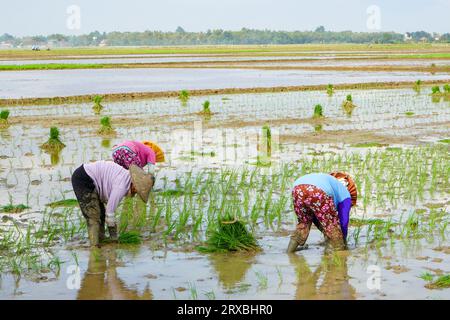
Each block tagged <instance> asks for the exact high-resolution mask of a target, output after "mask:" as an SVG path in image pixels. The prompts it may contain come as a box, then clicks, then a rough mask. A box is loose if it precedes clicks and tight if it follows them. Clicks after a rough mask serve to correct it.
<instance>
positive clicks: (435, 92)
mask: <svg viewBox="0 0 450 320" xmlns="http://www.w3.org/2000/svg"><path fill="white" fill-rule="evenodd" d="M441 93H442V92H441V89H440V88H439V86H433V87H431V94H432V95H436V96H438V95H441Z"/></svg>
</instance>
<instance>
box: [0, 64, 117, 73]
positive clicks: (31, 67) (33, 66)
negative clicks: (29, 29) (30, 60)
mask: <svg viewBox="0 0 450 320" xmlns="http://www.w3.org/2000/svg"><path fill="white" fill-rule="evenodd" d="M108 66H110V65H108V64H78V63H42V64H40V63H35V64H23V65H0V71H19V70H63V69H102V68H105V67H108Z"/></svg>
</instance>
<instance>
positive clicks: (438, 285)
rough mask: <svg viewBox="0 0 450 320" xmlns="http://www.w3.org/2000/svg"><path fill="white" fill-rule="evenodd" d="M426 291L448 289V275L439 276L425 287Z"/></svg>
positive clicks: (449, 286)
mask: <svg viewBox="0 0 450 320" xmlns="http://www.w3.org/2000/svg"><path fill="white" fill-rule="evenodd" d="M425 287H426V288H428V289H446V288H450V274H447V275H444V276H440V277H439V278H437V279H436V280H434V281H433V282H430V283H428V284H427V285H426V286H425Z"/></svg>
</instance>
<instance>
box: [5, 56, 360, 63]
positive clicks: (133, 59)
mask: <svg viewBox="0 0 450 320" xmlns="http://www.w3.org/2000/svg"><path fill="white" fill-rule="evenodd" d="M335 57H336V56H333V55H327V56H300V57H297V56H283V57H280V56H259V57H258V56H224V57H221V56H213V57H208V56H206V57H205V56H188V57H185V56H176V55H171V56H163V57H161V56H151V57H147V56H122V57H110V58H105V57H98V58H95V57H92V58H86V57H84V58H83V59H80V58H71V59H48V60H45V59H37V60H0V65H26V64H54V63H58V64H59V63H63V64H66V63H67V64H119V63H170V62H211V61H222V62H235V61H244V60H254V61H258V60H279V59H283V60H293V61H296V60H310V59H315V60H321V59H331V58H335ZM339 57H340V58H351V57H352V56H339Z"/></svg>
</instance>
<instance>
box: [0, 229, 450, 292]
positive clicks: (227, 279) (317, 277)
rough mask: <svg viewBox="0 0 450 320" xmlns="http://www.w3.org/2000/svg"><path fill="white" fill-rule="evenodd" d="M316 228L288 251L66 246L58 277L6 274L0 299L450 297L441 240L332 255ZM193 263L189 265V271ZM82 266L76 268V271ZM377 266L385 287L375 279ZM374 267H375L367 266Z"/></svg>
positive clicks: (274, 243)
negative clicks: (440, 281) (434, 282)
mask: <svg viewBox="0 0 450 320" xmlns="http://www.w3.org/2000/svg"><path fill="white" fill-rule="evenodd" d="M321 241H322V239H321V235H320V234H319V232H318V231H317V230H313V231H312V233H311V235H310V238H309V241H308V242H309V248H308V249H307V250H304V251H301V252H299V253H296V254H291V255H287V254H285V253H283V251H284V250H285V247H286V245H287V242H288V237H286V236H279V237H263V238H261V239H259V242H260V243H261V244H262V247H263V250H262V252H260V253H256V254H212V255H202V254H198V253H183V252H174V251H173V250H168V251H152V250H151V249H150V248H149V247H148V246H149V245H150V244H144V245H142V246H140V247H130V246H128V247H127V246H115V245H107V246H104V247H102V248H101V249H94V250H90V249H87V248H78V249H74V250H73V251H72V252H75V253H76V257H77V263H76V262H75V260H74V258H73V255H72V254H71V253H70V252H69V251H60V252H58V254H59V255H60V256H61V257H62V260H63V261H64V263H63V264H62V266H61V270H60V274H59V275H55V274H47V275H45V276H41V277H40V279H30V278H27V277H26V276H25V277H21V278H14V277H13V276H11V275H3V276H2V281H1V283H0V298H1V299H195V298H197V299H251V300H252V299H300V300H303V299H449V298H450V291H449V290H429V289H426V288H425V287H424V283H425V282H424V281H423V280H421V279H418V276H419V275H420V274H422V273H423V272H432V271H430V269H431V270H441V271H445V270H446V271H447V272H448V271H449V270H447V268H448V266H449V265H450V256H449V255H448V254H442V253H439V252H438V251H436V250H433V249H432V248H434V247H437V246H438V245H439V243H431V244H430V243H427V244H426V246H424V245H425V244H424V243H422V244H420V243H416V244H415V245H414V246H413V247H412V248H411V247H405V246H404V245H402V244H400V245H396V246H395V247H382V248H380V249H379V250H378V252H377V251H373V250H369V251H368V252H366V250H365V249H364V248H351V249H350V250H349V251H339V252H331V251H329V250H327V249H326V248H324V246H323V245H322V244H321ZM186 266H189V268H186ZM77 268H78V269H77ZM371 268H379V273H377V276H379V280H380V286H379V287H374V285H372V282H371V278H370V277H371V276H372V273H371V272H370V270H372V269H371ZM368 270H369V271H368Z"/></svg>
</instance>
